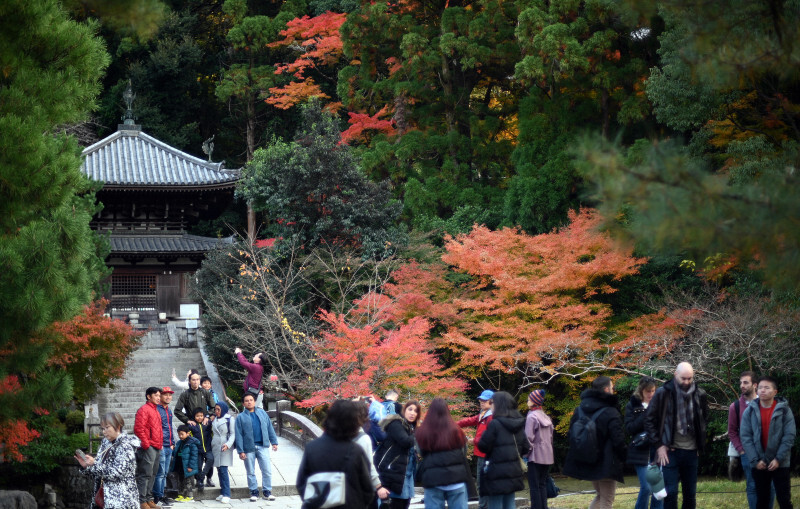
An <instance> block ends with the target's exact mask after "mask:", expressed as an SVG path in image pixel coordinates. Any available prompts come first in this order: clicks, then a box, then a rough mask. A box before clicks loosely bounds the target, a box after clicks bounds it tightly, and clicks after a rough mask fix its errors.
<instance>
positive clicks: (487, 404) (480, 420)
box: [457, 389, 494, 509]
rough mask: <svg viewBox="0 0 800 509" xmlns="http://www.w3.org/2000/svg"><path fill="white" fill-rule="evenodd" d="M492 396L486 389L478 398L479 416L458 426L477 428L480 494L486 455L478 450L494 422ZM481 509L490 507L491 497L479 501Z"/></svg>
mask: <svg viewBox="0 0 800 509" xmlns="http://www.w3.org/2000/svg"><path fill="white" fill-rule="evenodd" d="M492 396H494V391H490V390H489V389H486V390H485V391H483V392H482V393H481V395H480V396H478V403H480V405H481V411H480V413H479V414H478V415H475V416H473V417H466V418H464V419H461V420H460V421H458V423H457V424H458V425H459V426H460V427H462V428H475V439H474V440H473V441H472V443H473V449H472V451H473V453H474V454H475V456H476V457H477V458H478V493H480V489H481V473H483V464H484V462H485V461H486V454H485V453H483V452H481V451H479V450H478V442H480V441H481V435H483V432H484V431H486V427H487V426H489V423H490V422H492ZM478 507H479V509H487V508H488V507H489V497H480V498H479V499H478Z"/></svg>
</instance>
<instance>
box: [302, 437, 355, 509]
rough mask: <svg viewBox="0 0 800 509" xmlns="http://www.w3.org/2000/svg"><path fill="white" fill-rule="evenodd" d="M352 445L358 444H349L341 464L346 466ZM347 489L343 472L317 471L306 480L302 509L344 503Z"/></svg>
mask: <svg viewBox="0 0 800 509" xmlns="http://www.w3.org/2000/svg"><path fill="white" fill-rule="evenodd" d="M353 447H359V446H358V445H355V444H351V447H350V449H349V450H348V451H347V454H345V456H344V461H343V462H342V465H344V468H347V466H348V464H349V459H350V453H351V452H352V451H353ZM346 490H347V478H346V476H345V474H344V472H317V473H316V474H312V475H310V476H309V477H308V480H306V489H305V490H303V506H302V509H326V508H328V507H336V506H340V505H344V503H345V499H346V498H347V497H346Z"/></svg>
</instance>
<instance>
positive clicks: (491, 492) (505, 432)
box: [478, 391, 530, 509]
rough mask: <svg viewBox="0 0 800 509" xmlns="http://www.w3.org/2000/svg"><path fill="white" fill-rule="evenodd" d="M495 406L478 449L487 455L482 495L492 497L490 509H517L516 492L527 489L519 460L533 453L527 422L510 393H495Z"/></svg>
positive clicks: (493, 401)
mask: <svg viewBox="0 0 800 509" xmlns="http://www.w3.org/2000/svg"><path fill="white" fill-rule="evenodd" d="M492 404H493V407H492V422H490V423H489V426H488V427H487V428H486V431H484V433H483V435H482V436H481V440H480V442H478V449H479V450H480V451H481V452H484V453H486V462H485V466H484V474H483V476H481V486H480V489H481V495H482V496H487V497H489V509H514V507H515V502H514V492H517V491H521V490H523V489H525V481H524V478H525V473H524V472H523V471H522V464H521V462H520V458H521V457H522V456H525V455H527V454H528V451H530V445H529V444H528V439H527V437H526V436H525V418H524V417H523V416H522V415H521V414H520V413H519V412H518V411H517V410H516V408H514V407H515V405H514V399H513V398H512V397H511V394H509V393H507V392H503V391H500V392H495V393H494V396H492Z"/></svg>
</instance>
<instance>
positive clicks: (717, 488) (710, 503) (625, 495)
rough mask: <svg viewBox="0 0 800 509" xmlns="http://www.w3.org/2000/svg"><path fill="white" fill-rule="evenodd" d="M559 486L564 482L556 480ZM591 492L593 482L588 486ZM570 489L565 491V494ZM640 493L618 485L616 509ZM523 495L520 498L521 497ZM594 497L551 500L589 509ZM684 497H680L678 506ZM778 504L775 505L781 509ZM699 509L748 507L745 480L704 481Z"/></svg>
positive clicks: (796, 492)
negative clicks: (736, 481) (735, 481)
mask: <svg viewBox="0 0 800 509" xmlns="http://www.w3.org/2000/svg"><path fill="white" fill-rule="evenodd" d="M556 484H558V485H559V486H561V483H560V482H559V480H558V479H556ZM585 485H586V486H587V487H585V488H584V487H581V489H591V483H585ZM798 487H800V477H793V478H792V503H793V504H794V505H795V506H796V507H797V506H798V504H800V489H798ZM565 491H566V490H565V489H563V488H562V494H563V493H564V492H565ZM638 494H639V485H638V483H629V484H617V495H616V498H615V499H614V506H613V507H614V509H630V508H631V507H633V506H634V505H635V504H636V497H637V496H638ZM520 495H521V492H520V493H518V495H517V496H520ZM593 498H594V495H593V494H592V495H577V494H576V495H569V494H568V495H566V496H560V497H558V498H555V499H552V498H551V499H550V500H549V501H548V507H549V508H550V509H586V508H587V507H589V503H590V502H591V501H592V499H593ZM680 504H681V496H680V495H678V507H680ZM777 506H778V504H777V503H776V504H775V507H776V508H777ZM697 507H698V508H701V509H703V508H713V509H742V508H743V507H744V508H746V507H747V496H746V495H745V484H744V481H742V482H738V483H734V482H731V481H729V480H727V479H716V480H703V481H700V482H698V483H697Z"/></svg>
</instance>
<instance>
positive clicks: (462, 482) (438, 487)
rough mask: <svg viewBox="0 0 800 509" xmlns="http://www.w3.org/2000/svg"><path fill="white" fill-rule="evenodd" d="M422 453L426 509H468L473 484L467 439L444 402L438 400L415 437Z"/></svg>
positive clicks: (420, 468) (421, 474)
mask: <svg viewBox="0 0 800 509" xmlns="http://www.w3.org/2000/svg"><path fill="white" fill-rule="evenodd" d="M415 436H416V438H417V444H418V446H419V449H420V451H421V453H422V463H421V465H420V467H419V471H418V472H417V475H418V476H419V481H420V482H421V483H422V486H423V487H425V509H444V508H445V503H446V504H447V507H448V508H449V509H467V500H468V495H467V491H468V490H467V483H468V482H472V474H471V473H470V471H469V464H468V463H467V457H466V456H465V455H464V446H465V445H466V444H467V437H466V436H465V435H464V432H463V431H461V428H459V427H458V425H457V424H456V423H455V421H454V420H453V418H452V417H450V409H449V408H447V403H445V402H444V400H443V399H442V398H434V399H433V401H432V402H431V407H430V408H429V409H428V413H427V414H426V415H425V421H424V422H423V423H422V424H420V425H419V428H418V429H417V432H416V434H415Z"/></svg>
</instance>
